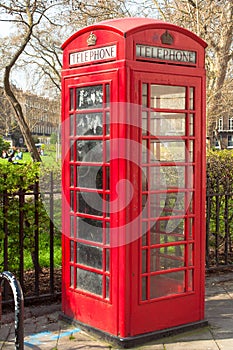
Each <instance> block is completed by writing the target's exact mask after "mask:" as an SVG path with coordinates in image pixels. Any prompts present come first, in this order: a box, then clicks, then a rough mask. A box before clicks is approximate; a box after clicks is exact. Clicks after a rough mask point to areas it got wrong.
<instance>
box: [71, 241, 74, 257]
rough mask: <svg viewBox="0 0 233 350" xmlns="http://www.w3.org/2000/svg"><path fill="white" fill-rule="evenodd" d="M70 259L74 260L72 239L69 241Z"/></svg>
mask: <svg viewBox="0 0 233 350" xmlns="http://www.w3.org/2000/svg"><path fill="white" fill-rule="evenodd" d="M70 261H72V262H74V241H70Z"/></svg>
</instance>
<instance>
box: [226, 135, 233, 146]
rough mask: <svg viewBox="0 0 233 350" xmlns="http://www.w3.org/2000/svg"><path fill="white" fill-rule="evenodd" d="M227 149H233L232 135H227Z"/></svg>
mask: <svg viewBox="0 0 233 350" xmlns="http://www.w3.org/2000/svg"><path fill="white" fill-rule="evenodd" d="M227 147H228V148H233V135H228V144H227Z"/></svg>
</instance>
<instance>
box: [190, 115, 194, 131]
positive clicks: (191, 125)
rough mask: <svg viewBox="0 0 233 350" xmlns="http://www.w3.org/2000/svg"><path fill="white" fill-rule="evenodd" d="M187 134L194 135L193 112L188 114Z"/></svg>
mask: <svg viewBox="0 0 233 350" xmlns="http://www.w3.org/2000/svg"><path fill="white" fill-rule="evenodd" d="M189 135H190V136H194V114H190V115H189Z"/></svg>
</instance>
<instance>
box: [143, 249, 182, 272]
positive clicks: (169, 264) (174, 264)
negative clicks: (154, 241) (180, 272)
mask: <svg viewBox="0 0 233 350" xmlns="http://www.w3.org/2000/svg"><path fill="white" fill-rule="evenodd" d="M183 266H184V245H176V246H170V247H161V248H155V249H151V250H150V271H151V272H153V271H160V270H169V269H174V268H179V267H183Z"/></svg>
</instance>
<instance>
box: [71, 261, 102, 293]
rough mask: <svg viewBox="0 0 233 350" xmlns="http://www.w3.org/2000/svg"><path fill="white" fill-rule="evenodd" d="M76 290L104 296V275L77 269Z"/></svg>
mask: <svg viewBox="0 0 233 350" xmlns="http://www.w3.org/2000/svg"><path fill="white" fill-rule="evenodd" d="M76 288H79V289H84V290H86V291H88V292H91V293H94V294H97V295H102V275H99V274H97V273H95V272H91V271H87V270H82V269H79V268H77V284H76Z"/></svg>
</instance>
